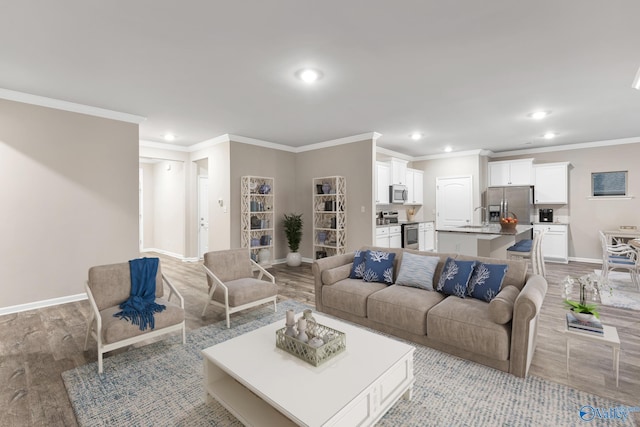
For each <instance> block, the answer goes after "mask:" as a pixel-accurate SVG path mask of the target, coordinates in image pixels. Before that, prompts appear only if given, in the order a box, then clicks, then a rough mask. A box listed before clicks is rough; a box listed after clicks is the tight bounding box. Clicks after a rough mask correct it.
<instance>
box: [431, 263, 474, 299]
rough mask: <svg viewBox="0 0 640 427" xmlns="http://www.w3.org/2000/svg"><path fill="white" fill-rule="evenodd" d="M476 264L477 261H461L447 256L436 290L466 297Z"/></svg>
mask: <svg viewBox="0 0 640 427" xmlns="http://www.w3.org/2000/svg"><path fill="white" fill-rule="evenodd" d="M475 265H476V262H475V261H459V260H455V259H453V258H447V261H446V262H445V263H444V268H443V269H442V274H440V280H438V286H437V287H436V290H438V291H440V292H442V293H443V294H445V295H455V296H457V297H460V298H464V297H465V295H466V294H467V283H469V279H470V278H471V273H473V267H475Z"/></svg>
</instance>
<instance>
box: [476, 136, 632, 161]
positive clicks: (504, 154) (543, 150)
mask: <svg viewBox="0 0 640 427" xmlns="http://www.w3.org/2000/svg"><path fill="white" fill-rule="evenodd" d="M636 143H640V136H638V137H633V138H621V139H608V140H604V141H592V142H581V143H577V144H565V145H552V146H548V147H539V148H529V149H525V150H511V151H500V152H498V153H493V152H491V154H489V157H492V158H493V157H509V156H519V155H521V154H535V153H549V152H553V151H567V150H582V149H585V148H596V147H609V146H612V145H624V144H636Z"/></svg>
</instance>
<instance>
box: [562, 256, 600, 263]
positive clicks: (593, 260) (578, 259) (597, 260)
mask: <svg viewBox="0 0 640 427" xmlns="http://www.w3.org/2000/svg"><path fill="white" fill-rule="evenodd" d="M569 261H575V262H586V263H589V264H602V258H580V257H569Z"/></svg>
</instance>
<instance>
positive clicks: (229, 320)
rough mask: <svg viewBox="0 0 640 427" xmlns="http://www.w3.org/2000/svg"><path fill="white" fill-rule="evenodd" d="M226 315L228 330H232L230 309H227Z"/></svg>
mask: <svg viewBox="0 0 640 427" xmlns="http://www.w3.org/2000/svg"><path fill="white" fill-rule="evenodd" d="M225 313H226V314H227V329H231V318H230V317H229V307H227V308H226V309H225Z"/></svg>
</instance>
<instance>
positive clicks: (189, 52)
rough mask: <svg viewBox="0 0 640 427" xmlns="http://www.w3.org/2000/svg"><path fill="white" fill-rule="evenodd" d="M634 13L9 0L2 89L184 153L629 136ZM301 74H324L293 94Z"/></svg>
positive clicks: (635, 57)
mask: <svg viewBox="0 0 640 427" xmlns="http://www.w3.org/2000/svg"><path fill="white" fill-rule="evenodd" d="M638 16H640V1H638V0H538V1H535V2H532V1H522V0H484V1H479V0H447V1H443V0H415V1H406V0H399V1H389V0H346V1H345V0H341V1H336V0H324V1H320V2H311V1H305V0H286V1H280V0H272V1H265V0H259V1H256V0H250V1H249V0H247V1H212V0H199V1H195V0H183V1H175V0H136V1H131V0H127V1H124V0H109V1H101V0H75V1H70V0H60V1H35V0H20V1H11V2H9V1H4V2H3V4H2V12H1V13H0V87H2V88H5V89H10V90H14V91H19V92H25V93H30V94H35V95H41V96H45V97H50V98H56V99H61V100H64V101H70V102H75V103H79V104H85V105H90V106H94V107H101V108H106V109H110V110H115V111H120V112H126V113H131V114H136V115H141V116H145V117H146V118H147V120H146V121H144V122H143V123H142V124H141V125H140V138H141V139H143V140H149V141H162V136H163V135H164V134H165V133H166V132H173V133H175V134H176V135H177V136H178V139H177V140H176V141H175V142H174V144H180V145H192V144H195V143H198V142H202V141H204V140H208V139H211V138H214V137H216V136H219V135H222V134H227V133H229V134H235V135H242V136H245V137H250V138H255V139H261V140H265V141H271V142H276V143H280V144H286V145H290V146H292V147H299V146H303V145H307V144H311V143H317V142H322V141H327V140H332V139H337V138H342V137H347V136H351V135H357V134H362V133H366V132H371V131H375V132H379V133H381V134H382V137H381V138H380V139H379V140H378V145H379V146H382V147H384V148H388V149H391V150H395V151H399V152H402V153H405V154H408V155H412V156H421V155H430V154H439V153H442V149H443V148H444V147H445V146H446V145H451V146H452V147H453V149H454V150H455V151H461V150H470V149H479V148H483V149H488V150H492V151H494V152H500V151H509V150H517V149H526V148H533V147H542V146H548V145H550V144H558V145H565V144H573V143H582V142H591V141H603V140H610V139H620V138H631V137H640V91H638V90H634V89H632V88H631V83H632V81H633V78H634V76H635V74H636V72H637V70H638V68H639V67H640V48H639V47H638V42H640V25H639V24H638ZM303 66H313V67H317V68H319V69H321V70H322V71H323V72H324V78H323V79H322V80H320V81H319V82H318V83H317V84H316V85H315V86H308V85H305V84H303V83H302V82H300V81H299V80H297V79H296V78H295V77H294V72H295V71H296V70H298V69H299V68H301V67H303ZM536 109H545V110H552V114H551V116H549V117H548V118H547V119H545V120H543V121H533V120H531V119H529V118H527V114H528V113H530V112H532V111H534V110H536ZM416 130H417V131H421V132H423V133H424V134H425V138H424V139H423V140H421V141H418V142H416V141H412V140H410V138H409V133H411V132H412V131H416ZM548 130H553V131H555V132H558V133H559V136H558V137H557V138H556V139H555V140H553V142H548V141H546V140H544V139H542V138H541V135H542V134H543V133H544V132H546V131H548Z"/></svg>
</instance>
